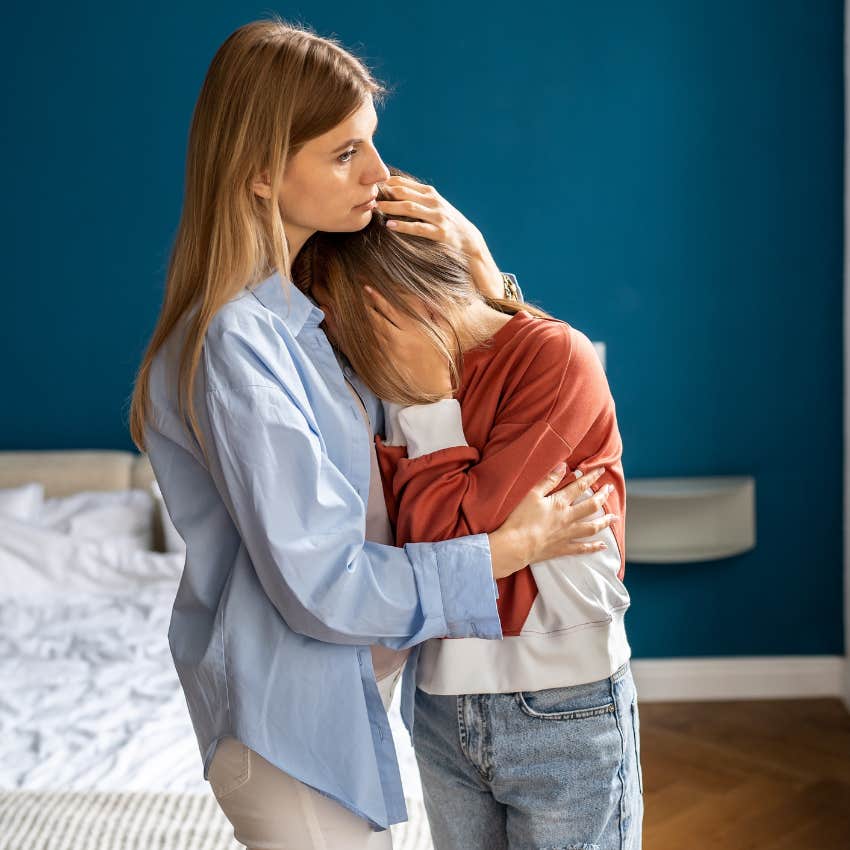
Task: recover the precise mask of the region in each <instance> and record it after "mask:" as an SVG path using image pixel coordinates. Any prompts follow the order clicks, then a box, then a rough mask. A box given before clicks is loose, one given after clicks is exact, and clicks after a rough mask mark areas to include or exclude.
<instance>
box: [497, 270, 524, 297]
mask: <svg viewBox="0 0 850 850" xmlns="http://www.w3.org/2000/svg"><path fill="white" fill-rule="evenodd" d="M500 274H501V275H502V283H503V284H504V286H505V298H507V299H508V300H510V301H520V300H521V299H520V297H519V288H518V287H517V281H516V278H515V277H514V276H513V275H512V274H511V273H510V272H500Z"/></svg>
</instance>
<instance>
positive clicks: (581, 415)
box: [376, 323, 622, 545]
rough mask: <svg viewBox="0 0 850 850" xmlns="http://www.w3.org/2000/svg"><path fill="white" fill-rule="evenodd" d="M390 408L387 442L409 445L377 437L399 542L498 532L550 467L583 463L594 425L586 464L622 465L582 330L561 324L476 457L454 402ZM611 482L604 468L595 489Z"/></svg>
mask: <svg viewBox="0 0 850 850" xmlns="http://www.w3.org/2000/svg"><path fill="white" fill-rule="evenodd" d="M574 349H575V350H574ZM594 361H595V362H594ZM494 391H495V392H498V391H499V388H494ZM388 407H389V409H388V413H389V414H390V416H388V419H389V418H392V414H397V416H396V417H395V419H394V421H393V423H392V428H390V429H389V433H388V438H389V439H390V442H402V441H403V442H406V443H407V445H406V446H403V445H387V443H386V442H385V441H384V440H381V439H380V438H378V439H377V440H376V445H377V448H378V460H379V463H380V466H381V471H382V476H383V478H384V483H385V486H386V488H387V490H388V491H389V493H388V496H389V498H388V507H390V509H391V519H392V520H393V521H394V523H395V527H396V542H397V543H399V544H400V545H401V544H403V543H407V542H409V541H423V540H430V541H436V540H449V539H452V538H455V537H459V536H461V535H464V534H477V533H481V532H486V531H487V530H488V529H492V528H495V527H497V526H498V525H499V524H500V523H501V522H502V521H503V519H504V517H506V516H507V515H508V514H509V513H510V511H511V510H512V509H513V508H514V507H515V506H516V505H517V504H518V503H519V501H520V500H521V499H522V498H523V497H524V496H525V495H526V494H527V493H528V491H529V490H530V489H531V487H533V486H534V483H535V481H536V480H537V479H538V478H539V477H540V476H541V475H542V474H543V472H544V471H545V470H547V469H550V468H551V467H552V466H553V465H554V464H555V463H557V462H558V461H566V462H567V463H568V465H569V462H570V460H571V458H573V456H576V457H580V458H583V459H584V458H588V455H589V454H590V453H591V452H590V451H589V450H588V446H587V445H585V446H581V444H582V442H584V441H585V438H586V437H587V435H588V434H589V433H590V431H591V429H593V428H594V426H595V425H596V424H597V423H599V425H600V426H602V427H603V431H604V432H605V433H606V434H607V438H606V440H605V441H604V442H603V444H602V445H601V446H597V447H596V449H595V450H594V452H593V454H594V457H593V463H592V465H593V466H598V465H603V464H604V465H605V466H606V469H610V467H615V469H616V468H617V464H619V462H620V455H621V451H622V444H621V441H620V437H619V432H618V431H617V429H616V421H615V420H614V419H611V420H610V421H607V422H606V421H604V420H605V417H607V416H611V417H613V400H612V399H611V398H610V392H609V390H608V385H607V381H606V380H605V376H604V372H603V371H602V368H601V364H600V363H599V360H598V357H597V355H596V352H595V351H594V349H593V346H592V344H591V343H590V341H589V340H587V338H586V337H585V336H584V335H583V334H580V333H578V332H576V331H572V330H570V328H569V326H567V325H565V324H561V323H557V324H554V323H553V325H552V326H549V327H548V328H547V337H546V339H544V340H543V341H542V344H541V346H540V349H539V351H538V353H537V354H536V356H535V358H534V360H533V361H532V363H531V364H530V365H529V367H528V369H527V371H526V372H525V374H524V375H523V378H522V382H521V384H520V385H519V386H518V388H516V389H514V390H513V391H512V395H511V396H510V398H507V399H506V400H505V401H504V403H503V404H502V405H500V411H499V414H498V416H497V419H496V421H495V423H494V424H493V426H492V429H491V430H490V433H489V435H488V438H487V442H486V444H485V445H484V446H482V448H481V451H479V450H478V449H477V448H475V447H473V446H469V445H466V440H465V438H464V435H463V427H462V422H461V410H460V405H459V404H458V402H457V401H456V400H455V399H445V400H443V401H440V402H436V403H435V404H430V405H416V406H412V407H407V408H403V409H401V410H393V409H392V407H391V406H388ZM612 426H613V427H612ZM393 431H395V432H396V433H395V434H393ZM391 434H392V436H390V435H391ZM399 436H400V438H401V439H398V437H399ZM393 437H396V439H393ZM576 449H580V450H579V451H576ZM613 478H614V476H612V475H610V472H608V471H606V474H605V475H603V477H602V478H601V479H600V481H599V486H603V485H604V484H605V483H606V479H609V480H611V479H613Z"/></svg>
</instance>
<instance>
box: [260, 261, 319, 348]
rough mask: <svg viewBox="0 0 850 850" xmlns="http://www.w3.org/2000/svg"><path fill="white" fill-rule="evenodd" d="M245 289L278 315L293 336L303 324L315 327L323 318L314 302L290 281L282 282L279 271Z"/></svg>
mask: <svg viewBox="0 0 850 850" xmlns="http://www.w3.org/2000/svg"><path fill="white" fill-rule="evenodd" d="M246 289H247V290H248V292H250V293H251V294H252V295H253V296H254V297H255V298H256V299H257V300H258V301H259V302H260V303H261V304H262V305H263V306H264V307H267V308H268V309H269V310H271V311H272V312H273V313H274V314H275V315H276V316H279V317H280V318H281V319H282V320H283V323H284V324H285V325H286V326H287V328H289V331H290V333H291V334H292V335H293V336H297V335H298V333H300V331H301V329H302V328H303V327H304V326H305V325H310V326H311V327H317V326H318V325H319V323H320V322H321V321H322V320H323V319H324V318H325V314H324V313H323V312H322V311H321V310H320V309H319V308H318V307H317V306H316V304H315V302H314V301H313V300H312V299H311V298H310V297H309V296H308V295H305V294H304V293H303V292H302V291H301V290H300V289H299V288H298V287H297V286H295V284H294V283H292V281H290V280H286V282H285V283H282V282H281V276H280V273H279V272H275V273H274V274H273V275H271V276H270V277H267V278H266V279H265V280H263V281H260V283H258V284H257V285H256V286H254V287H246Z"/></svg>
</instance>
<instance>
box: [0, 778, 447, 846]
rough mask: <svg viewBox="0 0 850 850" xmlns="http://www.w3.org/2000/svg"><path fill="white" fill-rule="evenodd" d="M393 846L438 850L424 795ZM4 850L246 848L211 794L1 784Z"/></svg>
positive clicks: (395, 831)
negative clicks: (16, 788)
mask: <svg viewBox="0 0 850 850" xmlns="http://www.w3.org/2000/svg"><path fill="white" fill-rule="evenodd" d="M407 805H408V814H409V816H410V819H409V820H408V821H407V822H406V823H403V824H397V825H395V826H393V827H392V828H391V831H392V836H393V848H394V850H432V844H431V837H430V833H429V831H428V824H427V821H426V817H425V810H424V808H423V806H422V803H421V802H418V801H416V800H408V801H407ZM0 850H243V847H242V845H241V844H239V843H238V842H237V841H236V840H235V839H234V838H233V830H232V827H231V826H230V824H229V823H228V821H227V819H226V818H225V817H224V814H223V813H222V811H221V809H219V807H218V805H217V804H216V801H215V798H214V797H213V796H212V794H181V793H175V792H171V793H165V792H155V791H126V792H111V791H88V792H85V791H69V792H49V791H2V792H0Z"/></svg>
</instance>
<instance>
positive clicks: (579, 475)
mask: <svg viewBox="0 0 850 850" xmlns="http://www.w3.org/2000/svg"><path fill="white" fill-rule="evenodd" d="M574 472H575V475H576V478H581V477H582V475H584V473H583V472H582V471H581V470H580V469H576V470H574Z"/></svg>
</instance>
